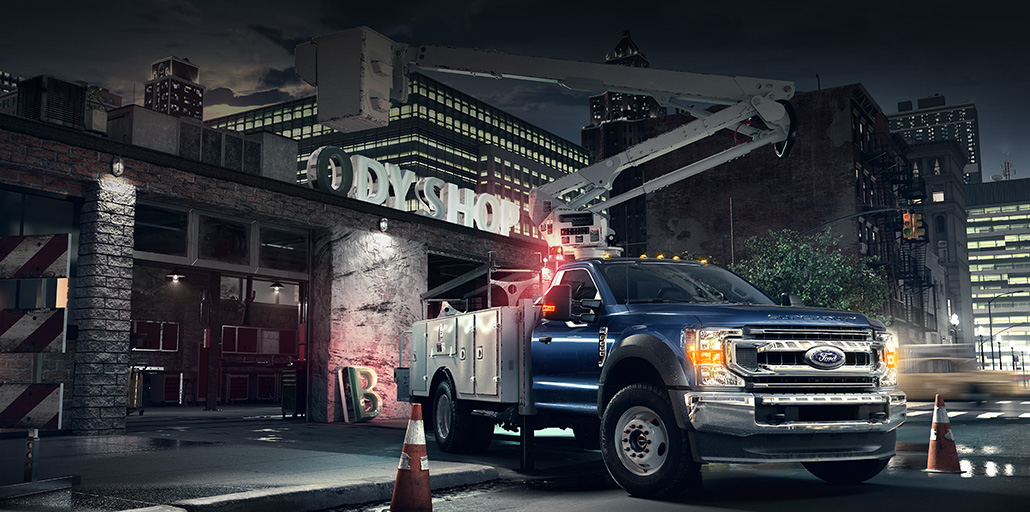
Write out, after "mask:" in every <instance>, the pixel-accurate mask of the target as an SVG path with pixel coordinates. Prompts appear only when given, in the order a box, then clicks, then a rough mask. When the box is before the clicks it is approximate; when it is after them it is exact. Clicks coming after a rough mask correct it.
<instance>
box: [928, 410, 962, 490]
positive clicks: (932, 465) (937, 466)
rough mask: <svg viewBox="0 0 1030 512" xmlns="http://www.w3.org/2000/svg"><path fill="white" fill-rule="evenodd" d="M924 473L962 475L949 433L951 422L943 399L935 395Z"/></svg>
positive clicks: (953, 438) (953, 440) (956, 452)
mask: <svg viewBox="0 0 1030 512" xmlns="http://www.w3.org/2000/svg"><path fill="white" fill-rule="evenodd" d="M926 471H928V472H931V473H962V469H961V468H959V464H958V449H957V448H956V447H955V436H954V435H953V434H952V433H951V420H949V419H948V411H947V410H946V409H945V408H944V399H943V398H941V395H937V397H936V398H935V399H934V403H933V424H932V425H930V452H929V454H928V456H927V458H926Z"/></svg>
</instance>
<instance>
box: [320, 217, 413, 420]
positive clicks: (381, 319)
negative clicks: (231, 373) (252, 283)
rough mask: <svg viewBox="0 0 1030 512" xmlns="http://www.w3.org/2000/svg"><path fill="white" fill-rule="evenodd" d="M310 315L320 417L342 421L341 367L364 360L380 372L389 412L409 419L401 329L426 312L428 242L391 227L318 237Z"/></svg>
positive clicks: (340, 231)
mask: <svg viewBox="0 0 1030 512" xmlns="http://www.w3.org/2000/svg"><path fill="white" fill-rule="evenodd" d="M314 247H315V250H314V253H315V262H314V272H313V280H314V281H313V289H312V302H311V308H310V309H309V321H310V322H311V323H312V339H311V340H310V341H309V345H308V346H309V354H310V356H309V364H310V365H311V384H310V385H311V400H312V401H311V404H310V405H311V408H310V412H309V414H310V415H311V419H312V420H313V421H330V422H331V421H342V420H343V417H342V416H343V409H342V406H341V404H340V402H339V399H340V394H339V391H338V390H337V389H336V380H335V374H334V370H335V369H336V368H337V367H339V366H364V367H368V368H372V369H373V370H374V371H375V372H376V375H377V379H378V384H377V385H376V387H375V391H376V392H377V393H378V394H379V395H380V396H381V397H382V399H383V411H382V413H381V414H380V417H381V418H407V417H408V415H409V414H410V409H409V408H408V404H407V403H403V404H398V403H397V400H396V398H397V386H396V383H395V382H394V379H393V368H394V367H395V366H396V365H397V364H398V349H397V342H398V337H399V336H400V333H401V332H403V331H405V330H408V329H410V328H411V324H412V323H413V322H414V321H415V320H418V319H421V316H422V306H421V302H420V299H419V296H420V295H421V294H422V293H424V292H425V291H426V290H427V286H428V279H427V272H428V255H427V253H426V246H425V243H424V242H421V241H416V240H408V239H405V238H401V237H399V236H396V235H394V234H391V233H389V232H386V233H382V232H378V231H363V230H362V231H356V230H350V229H346V228H333V229H332V230H331V232H327V233H323V234H322V235H320V236H316V237H315V243H314Z"/></svg>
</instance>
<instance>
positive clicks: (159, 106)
mask: <svg viewBox="0 0 1030 512" xmlns="http://www.w3.org/2000/svg"><path fill="white" fill-rule="evenodd" d="M199 80H200V68H199V67H197V66H196V65H194V64H193V63H191V62H190V60H189V59H180V58H178V57H174V56H173V57H166V58H163V59H160V60H156V61H154V62H153V63H151V65H150V80H147V81H146V82H145V83H144V84H143V87H144V89H143V107H144V108H148V109H150V110H153V111H155V112H161V113H162V114H168V115H170V116H175V117H190V118H193V119H203V118H204V86H203V85H200V84H199V83H198V81H199Z"/></svg>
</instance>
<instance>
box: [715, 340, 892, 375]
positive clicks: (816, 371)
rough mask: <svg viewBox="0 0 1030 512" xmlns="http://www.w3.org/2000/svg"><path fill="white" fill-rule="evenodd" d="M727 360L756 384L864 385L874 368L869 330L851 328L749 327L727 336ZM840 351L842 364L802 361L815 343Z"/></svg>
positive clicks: (874, 361) (874, 355)
mask: <svg viewBox="0 0 1030 512" xmlns="http://www.w3.org/2000/svg"><path fill="white" fill-rule="evenodd" d="M727 341H728V342H729V344H730V347H731V350H732V352H731V356H730V357H731V364H732V366H733V367H735V369H736V370H737V371H738V372H740V373H743V374H744V376H745V378H746V379H747V380H748V382H749V383H750V385H751V386H752V387H756V388H805V389H811V388H849V387H850V388H859V387H862V388H865V387H870V386H875V385H876V381H877V377H876V375H874V374H873V372H874V371H875V370H876V369H877V368H878V367H879V365H880V361H879V359H878V357H877V351H876V347H875V346H874V343H875V338H874V333H873V330H872V329H869V328H856V327H782V326H751V327H746V328H744V329H742V331H741V335H740V337H733V339H727ZM821 346H831V347H835V348H837V349H839V350H841V351H842V352H844V364H843V365H841V366H840V367H838V368H834V369H824V368H817V367H815V366H812V365H810V364H808V363H807V362H806V361H805V353H806V352H808V351H809V350H811V349H812V348H815V347H821Z"/></svg>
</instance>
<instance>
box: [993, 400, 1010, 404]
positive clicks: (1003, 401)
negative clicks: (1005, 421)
mask: <svg viewBox="0 0 1030 512" xmlns="http://www.w3.org/2000/svg"><path fill="white" fill-rule="evenodd" d="M995 403H996V404H1011V403H1012V400H1000V401H998V402H995Z"/></svg>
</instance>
